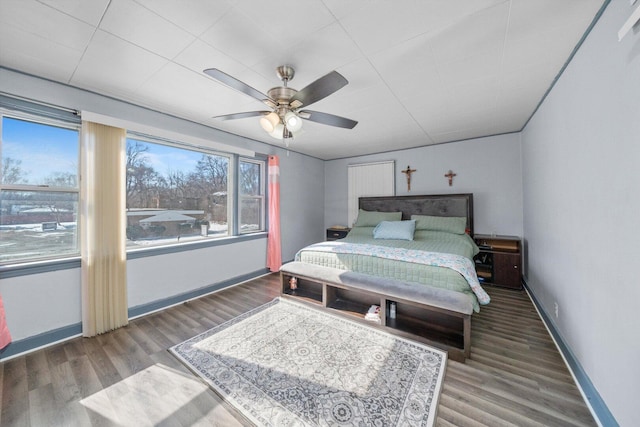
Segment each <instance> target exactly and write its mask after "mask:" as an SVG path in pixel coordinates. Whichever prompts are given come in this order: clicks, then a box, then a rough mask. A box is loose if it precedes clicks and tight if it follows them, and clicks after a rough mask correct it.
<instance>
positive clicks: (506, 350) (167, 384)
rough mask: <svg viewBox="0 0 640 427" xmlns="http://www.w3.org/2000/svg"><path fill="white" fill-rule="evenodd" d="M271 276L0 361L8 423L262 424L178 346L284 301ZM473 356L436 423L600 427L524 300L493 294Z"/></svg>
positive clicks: (456, 372) (476, 323) (448, 386)
mask: <svg viewBox="0 0 640 427" xmlns="http://www.w3.org/2000/svg"><path fill="white" fill-rule="evenodd" d="M278 292H279V287H278V279H277V276H276V275H270V276H265V277H263V278H259V279H256V280H253V281H251V282H247V283H245V284H242V285H239V286H236V287H234V288H231V289H227V290H224V291H221V292H218V293H216V294H213V295H209V296H206V297H203V298H200V299H197V300H194V301H191V302H188V303H185V304H181V305H179V306H176V307H172V308H170V309H167V310H164V311H161V312H158V313H154V314H151V315H148V316H145V317H142V318H139V319H136V320H134V321H132V322H131V323H130V324H129V325H128V326H127V327H125V328H121V329H119V330H117V331H114V332H111V333H108V334H104V335H101V336H99V337H96V338H90V339H88V338H76V339H73V340H70V341H67V342H65V343H62V344H58V345H55V346H52V347H49V348H47V349H43V350H39V351H36V352H33V353H30V354H28V355H25V356H21V357H17V358H15V359H12V360H9V361H6V362H3V363H1V364H0V385H1V387H0V392H1V395H0V401H1V403H2V408H1V411H0V425H2V426H6V427H8V426H123V425H125V426H144V425H163V426H198V425H200V426H242V425H251V424H250V423H249V422H248V421H247V420H246V419H243V417H242V416H241V415H240V414H239V413H238V412H237V411H235V410H234V409H233V408H232V407H230V406H229V405H228V404H226V403H225V402H223V400H222V399H221V398H219V397H218V396H217V395H216V393H214V392H213V391H211V390H210V389H209V388H208V387H207V386H205V385H204V384H203V383H202V382H201V381H200V380H199V379H198V378H197V377H196V376H195V375H193V374H192V373H191V372H190V371H189V370H187V369H186V368H185V367H184V366H183V365H182V364H181V363H180V362H178V361H177V359H175V358H174V357H173V356H172V355H171V354H169V352H168V351H167V349H168V348H169V347H170V346H172V345H174V344H177V343H179V342H182V341H184V340H186V339H187V338H190V337H192V336H194V335H196V334H198V333H200V332H203V331H205V330H207V329H209V328H211V327H213V326H215V325H218V324H220V323H221V322H224V321H226V320H229V319H231V318H233V317H235V316H237V315H238V314H240V313H243V312H245V311H247V310H250V309H252V308H254V307H257V306H259V305H261V304H263V303H265V302H267V301H270V300H271V299H273V298H274V297H276V296H277V295H278ZM487 292H488V293H489V294H490V295H491V299H492V302H491V304H490V305H488V306H485V307H483V308H482V310H481V312H480V313H479V314H474V316H473V319H472V334H471V335H472V347H471V358H470V359H469V360H467V362H466V363H465V364H461V363H457V362H453V361H449V362H448V364H447V372H446V376H445V380H444V386H443V391H442V394H441V396H440V403H439V406H438V419H437V424H436V425H437V426H505V425H515V426H592V425H596V423H595V422H594V420H593V418H592V416H591V414H590V413H589V411H588V409H587V407H586V405H585V404H584V401H583V400H582V397H581V395H580V393H579V391H578V389H577V388H576V386H575V383H574V381H573V379H572V377H571V375H570V374H569V372H568V370H567V368H566V366H565V365H564V362H563V360H562V358H561V357H560V354H559V353H558V351H557V349H556V347H555V346H554V344H553V342H552V340H551V338H550V337H549V334H548V332H547V330H546V329H545V327H544V325H543V324H542V322H541V321H540V319H539V317H538V315H537V313H536V311H535V309H534V307H533V305H532V304H531V302H530V300H529V298H528V297H527V295H526V294H525V293H524V292H518V291H512V290H507V289H499V288H493V287H488V288H487Z"/></svg>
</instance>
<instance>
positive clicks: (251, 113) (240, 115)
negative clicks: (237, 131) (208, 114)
mask: <svg viewBox="0 0 640 427" xmlns="http://www.w3.org/2000/svg"><path fill="white" fill-rule="evenodd" d="M269 113H271V111H247V112H245V113H233V114H225V115H223V116H215V117H214V119H218V120H235V119H246V118H247V117H256V116H266V115H267V114H269Z"/></svg>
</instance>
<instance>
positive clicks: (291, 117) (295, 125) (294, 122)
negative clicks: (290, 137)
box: [284, 111, 302, 132]
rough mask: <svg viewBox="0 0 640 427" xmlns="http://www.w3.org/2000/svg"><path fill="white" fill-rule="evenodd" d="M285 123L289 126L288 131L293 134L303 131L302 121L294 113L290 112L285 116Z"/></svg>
mask: <svg viewBox="0 0 640 427" xmlns="http://www.w3.org/2000/svg"><path fill="white" fill-rule="evenodd" d="M284 121H285V123H286V124H287V129H289V130H290V131H291V132H297V131H299V130H300V129H302V119H301V118H300V117H298V115H297V114H296V113H294V112H293V111H288V112H287V114H285V115H284Z"/></svg>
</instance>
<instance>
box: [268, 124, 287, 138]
mask: <svg viewBox="0 0 640 427" xmlns="http://www.w3.org/2000/svg"><path fill="white" fill-rule="evenodd" d="M283 134H284V125H283V124H282V123H278V124H277V125H275V127H274V129H273V131H272V132H269V135H271V136H272V137H274V138H275V139H282V135H283Z"/></svg>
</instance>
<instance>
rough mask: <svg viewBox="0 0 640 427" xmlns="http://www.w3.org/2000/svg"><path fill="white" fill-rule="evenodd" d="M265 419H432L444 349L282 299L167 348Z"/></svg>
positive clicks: (252, 415)
mask: <svg viewBox="0 0 640 427" xmlns="http://www.w3.org/2000/svg"><path fill="white" fill-rule="evenodd" d="M170 350H171V351H172V352H173V354H174V355H176V356H177V357H178V358H179V359H180V360H181V361H182V362H183V363H185V364H186V365H187V366H188V367H189V368H190V369H191V370H193V372H195V373H196V374H198V375H199V376H201V377H202V378H203V379H204V380H205V381H207V382H208V383H209V384H210V385H211V386H212V387H213V388H214V389H215V390H216V391H217V392H218V393H219V394H220V395H222V396H223V397H224V398H225V399H227V400H228V401H229V402H231V403H232V404H233V405H234V406H235V407H236V408H237V409H238V410H239V411H240V412H242V413H243V414H244V415H245V416H246V417H247V418H249V419H250V420H251V421H253V422H254V423H256V424H257V425H259V426H278V427H280V426H294V425H295V426H298V425H300V426H351V425H357V426H413V425H415V426H431V425H433V424H434V421H435V417H436V409H437V405H438V396H439V394H440V389H441V386H442V379H443V377H444V372H445V363H446V359H447V356H446V353H445V352H443V351H441V350H438V349H435V348H432V347H429V346H426V345H423V344H420V343H416V342H413V341H409V340H405V339H402V338H399V337H396V336H394V335H391V334H389V333H386V332H384V331H382V330H381V329H379V328H376V327H371V326H368V325H365V324H362V323H360V322H355V321H351V320H348V319H345V318H343V317H340V316H336V315H333V314H331V313H328V312H326V311H324V310H319V309H315V308H313V307H309V306H307V305H304V304H301V303H297V302H294V301H290V300H287V299H282V298H276V299H274V300H273V301H271V302H269V303H267V304H265V305H263V306H261V307H258V308H257V309H255V310H253V311H250V312H248V313H245V314H243V315H241V316H239V317H237V318H235V319H232V320H230V321H228V322H226V323H224V324H222V325H220V326H217V327H215V328H213V329H210V330H209V331H207V332H204V333H202V334H200V335H198V336H196V337H193V338H191V339H189V340H187V341H185V342H183V343H181V344H178V345H176V346H174V347H172V348H171V349H170Z"/></svg>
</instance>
